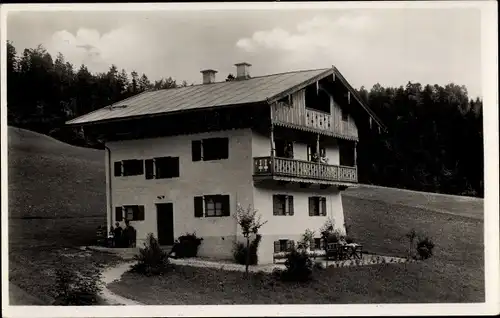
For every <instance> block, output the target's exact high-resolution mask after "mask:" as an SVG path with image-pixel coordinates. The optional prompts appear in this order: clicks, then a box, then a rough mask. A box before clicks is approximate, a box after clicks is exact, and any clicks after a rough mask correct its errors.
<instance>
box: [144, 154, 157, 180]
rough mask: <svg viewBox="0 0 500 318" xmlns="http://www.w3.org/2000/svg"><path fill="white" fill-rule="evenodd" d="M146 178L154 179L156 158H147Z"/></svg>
mask: <svg viewBox="0 0 500 318" xmlns="http://www.w3.org/2000/svg"><path fill="white" fill-rule="evenodd" d="M145 165H146V179H154V177H155V171H154V159H146V160H145Z"/></svg>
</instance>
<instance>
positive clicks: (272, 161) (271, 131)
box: [269, 123, 275, 174]
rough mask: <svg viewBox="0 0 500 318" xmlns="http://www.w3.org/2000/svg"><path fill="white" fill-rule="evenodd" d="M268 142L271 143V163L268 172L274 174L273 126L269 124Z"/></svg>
mask: <svg viewBox="0 0 500 318" xmlns="http://www.w3.org/2000/svg"><path fill="white" fill-rule="evenodd" d="M269 140H270V143H271V162H270V169H269V170H270V172H271V174H274V156H275V149H274V124H273V123H271V130H270V133H269Z"/></svg>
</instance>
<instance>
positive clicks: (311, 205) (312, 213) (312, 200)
mask: <svg viewBox="0 0 500 318" xmlns="http://www.w3.org/2000/svg"><path fill="white" fill-rule="evenodd" d="M313 215H314V197H309V216H313Z"/></svg>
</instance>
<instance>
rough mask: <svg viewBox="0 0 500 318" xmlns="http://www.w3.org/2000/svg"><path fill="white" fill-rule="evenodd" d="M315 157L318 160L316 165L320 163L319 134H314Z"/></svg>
mask: <svg viewBox="0 0 500 318" xmlns="http://www.w3.org/2000/svg"><path fill="white" fill-rule="evenodd" d="M316 156H317V158H318V163H319V162H320V157H319V156H320V153H319V134H316Z"/></svg>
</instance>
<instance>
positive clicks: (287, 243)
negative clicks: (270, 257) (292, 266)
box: [274, 239, 295, 253]
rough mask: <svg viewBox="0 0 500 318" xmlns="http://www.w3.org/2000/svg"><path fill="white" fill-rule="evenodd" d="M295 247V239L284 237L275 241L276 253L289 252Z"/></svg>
mask: <svg viewBox="0 0 500 318" xmlns="http://www.w3.org/2000/svg"><path fill="white" fill-rule="evenodd" d="M293 247H295V242H294V241H293V240H288V239H282V240H278V241H274V253H281V252H288V251H289V250H290V249H291V248H293Z"/></svg>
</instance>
